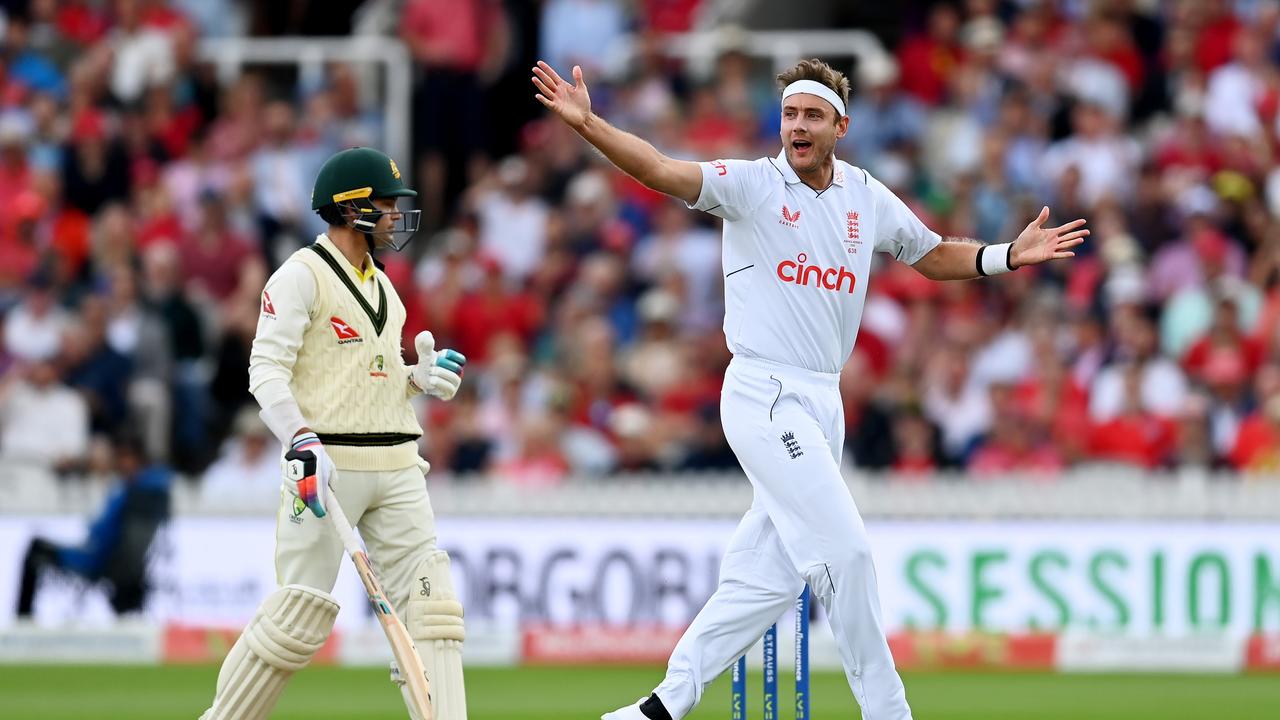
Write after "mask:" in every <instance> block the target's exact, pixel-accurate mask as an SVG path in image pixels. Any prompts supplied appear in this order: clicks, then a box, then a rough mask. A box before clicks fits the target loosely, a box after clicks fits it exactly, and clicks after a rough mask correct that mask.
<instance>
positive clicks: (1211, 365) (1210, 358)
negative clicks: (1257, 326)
mask: <svg viewBox="0 0 1280 720" xmlns="http://www.w3.org/2000/svg"><path fill="white" fill-rule="evenodd" d="M1265 358H1266V353H1265V352H1264V351H1263V347H1262V343H1261V342H1259V341H1258V340H1257V339H1256V338H1249V337H1241V338H1238V339H1237V340H1236V343H1235V344H1222V343H1221V342H1218V341H1215V340H1214V338H1213V337H1212V336H1209V335H1206V336H1204V337H1202V338H1200V339H1199V340H1197V341H1195V342H1194V343H1192V344H1191V347H1190V348H1187V352H1186V354H1185V355H1183V356H1182V367H1183V368H1184V369H1186V371H1187V374H1188V375H1191V376H1193V377H1196V378H1200V379H1202V380H1205V381H1207V382H1215V381H1222V380H1224V379H1226V378H1224V376H1225V375H1230V376H1231V377H1233V378H1238V379H1239V380H1240V381H1244V380H1247V379H1248V378H1250V377H1253V375H1254V374H1255V373H1257V372H1258V368H1260V367H1262V361H1263V360H1264V359H1265Z"/></svg>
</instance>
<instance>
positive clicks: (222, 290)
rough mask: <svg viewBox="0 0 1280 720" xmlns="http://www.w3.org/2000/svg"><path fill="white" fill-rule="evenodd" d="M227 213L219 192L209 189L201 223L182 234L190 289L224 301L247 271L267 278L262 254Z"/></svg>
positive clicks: (195, 294) (201, 215)
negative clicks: (231, 222) (228, 218)
mask: <svg viewBox="0 0 1280 720" xmlns="http://www.w3.org/2000/svg"><path fill="white" fill-rule="evenodd" d="M227 214H228V213H227V207H226V204H225V203H224V202H223V200H222V198H221V197H220V196H219V195H217V194H216V193H213V192H207V193H205V194H204V196H203V197H202V198H201V203H200V211H199V221H198V224H197V225H196V227H195V229H194V230H192V231H191V232H190V233H189V234H185V235H184V236H183V238H182V243H181V250H180V252H181V255H182V274H183V275H184V276H185V277H186V285H187V290H188V291H190V292H191V293H192V295H193V296H195V297H201V298H209V299H211V300H214V301H218V302H221V301H223V300H226V299H227V298H228V297H229V296H230V295H231V293H232V292H234V291H235V290H236V289H237V288H239V287H241V285H242V282H243V278H244V277H245V276H246V275H247V276H249V277H254V278H255V279H258V280H259V281H260V282H262V281H263V280H261V277H262V276H263V273H264V269H263V268H262V267H261V266H262V260H261V257H260V256H259V255H258V254H257V253H255V252H254V248H253V246H252V245H251V244H250V240H249V238H247V237H245V236H243V235H241V234H240V233H237V232H236V231H235V230H234V229H233V228H231V227H230V226H229V225H228V224H227ZM255 290H256V288H255ZM254 294H255V295H256V294H257V293H256V292H254Z"/></svg>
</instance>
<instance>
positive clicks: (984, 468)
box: [969, 443, 1065, 480]
mask: <svg viewBox="0 0 1280 720" xmlns="http://www.w3.org/2000/svg"><path fill="white" fill-rule="evenodd" d="M1064 465H1065V463H1064V462H1063V459H1062V455H1061V454H1060V453H1059V452H1058V451H1057V450H1056V449H1054V448H1053V447H1051V446H1048V445H1041V446H1038V447H1033V448H1028V449H1026V450H1023V449H1020V448H1015V447H1010V446H1008V445H1003V444H1000V443H987V444H986V445H983V446H982V447H980V448H978V449H977V450H976V451H975V452H974V453H973V457H971V458H970V459H969V472H970V473H972V474H973V475H974V476H975V479H979V480H980V479H982V476H984V475H1000V474H1004V473H1030V474H1032V475H1052V474H1054V473H1058V472H1060V471H1061V470H1062V468H1063V466H1064Z"/></svg>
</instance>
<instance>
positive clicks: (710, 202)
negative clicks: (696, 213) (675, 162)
mask: <svg viewBox="0 0 1280 720" xmlns="http://www.w3.org/2000/svg"><path fill="white" fill-rule="evenodd" d="M698 166H699V167H701V168H702V190H701V191H700V192H699V193H698V200H697V202H695V203H693V204H692V205H690V206H689V208H690V209H691V210H701V211H703V212H705V213H710V214H712V215H715V216H717V217H722V218H724V219H726V220H738V219H741V218H743V217H745V216H747V215H748V214H750V212H751V211H752V210H753V209H754V208H755V207H756V206H757V205H758V204H759V202H760V199H761V198H760V194H761V191H762V190H763V188H762V186H763V181H762V177H761V173H760V163H759V162H754V161H751V160H711V161H709V162H700V163H698Z"/></svg>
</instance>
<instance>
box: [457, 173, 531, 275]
mask: <svg viewBox="0 0 1280 720" xmlns="http://www.w3.org/2000/svg"><path fill="white" fill-rule="evenodd" d="M495 176H496V177H495V180H496V182H495V183H494V187H492V188H490V189H487V190H484V191H482V192H480V193H478V194H477V196H476V198H475V205H476V215H477V216H478V218H479V221H480V251H481V252H482V253H484V254H485V255H487V256H489V257H491V258H497V259H500V262H501V264H502V270H503V273H504V274H505V275H506V276H507V278H508V279H509V280H511V281H514V282H517V283H519V282H523V281H524V280H525V279H526V278H528V277H529V276H530V275H532V274H533V271H534V270H535V269H536V268H537V267H538V264H539V263H540V262H541V261H542V255H543V252H544V250H545V248H546V244H547V221H548V214H549V212H548V209H547V204H546V203H545V202H544V201H543V200H542V198H540V197H538V196H537V195H536V194H535V193H536V190H537V179H536V178H535V177H534V176H533V172H532V169H531V168H530V166H529V163H527V162H525V160H524V159H523V158H521V157H518V156H514V157H509V158H506V159H504V160H503V161H502V162H501V163H500V164H499V165H498V168H497V172H496V173H495Z"/></svg>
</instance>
